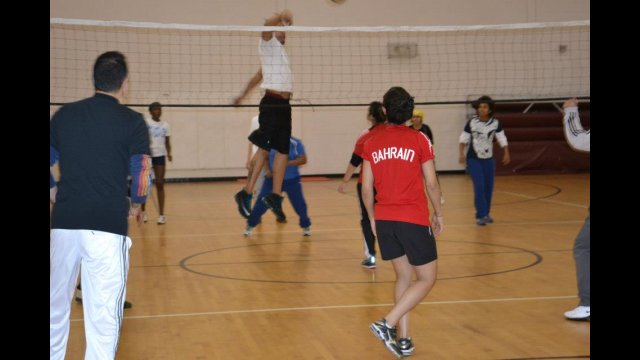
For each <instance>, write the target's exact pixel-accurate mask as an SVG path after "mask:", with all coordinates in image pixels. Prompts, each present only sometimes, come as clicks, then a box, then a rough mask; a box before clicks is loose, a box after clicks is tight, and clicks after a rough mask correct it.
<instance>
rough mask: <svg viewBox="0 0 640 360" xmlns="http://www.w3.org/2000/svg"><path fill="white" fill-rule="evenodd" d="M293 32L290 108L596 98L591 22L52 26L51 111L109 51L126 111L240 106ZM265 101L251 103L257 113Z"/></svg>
mask: <svg viewBox="0 0 640 360" xmlns="http://www.w3.org/2000/svg"><path fill="white" fill-rule="evenodd" d="M265 30H266V31H273V30H285V31H286V34H287V37H286V43H285V48H286V49H287V53H288V56H289V62H290V65H291V69H292V72H293V74H294V85H293V86H294V90H293V97H292V103H293V104H294V105H295V104H298V105H305V104H306V105H313V106H348V105H363V104H368V103H369V102H371V101H373V100H381V98H382V95H383V94H384V93H385V92H386V91H387V90H388V89H389V88H390V87H391V86H402V87H404V88H405V89H407V90H408V91H409V93H411V94H412V95H413V96H414V97H415V100H416V103H425V104H437V103H458V102H460V103H462V102H468V101H469V98H470V95H479V94H488V95H491V96H492V97H493V98H494V99H501V100H514V101H519V100H527V101H529V100H536V99H565V98H567V97H570V96H579V97H589V96H590V22H589V21H571V22H557V23H527V24H510V25H476V26H398V27H304V26H290V27H264V26H201V25H186V24H158V23H135V22H119V21H94V20H78V19H50V28H49V34H50V42H49V43H50V57H49V60H50V62H49V64H50V65H49V66H50V81H49V98H50V105H59V104H64V103H67V102H72V101H76V100H79V99H82V98H85V97H88V96H91V95H92V94H93V92H94V89H93V81H92V69H93V64H94V62H95V59H96V58H97V57H98V55H100V54H101V53H103V52H105V51H111V50H117V51H120V52H122V53H123V54H124V55H125V56H126V57H127V62H128V64H129V77H130V90H129V94H128V97H127V104H129V105H139V106H146V105H148V104H149V103H151V102H153V101H160V102H161V103H162V104H163V105H165V106H186V107H190V106H194V107H198V106H202V107H223V106H231V104H232V101H233V99H234V98H235V97H237V96H238V95H239V94H240V93H241V92H242V90H243V89H244V87H245V86H246V84H247V82H248V81H249V79H250V78H251V77H252V76H253V75H254V74H255V73H256V72H257V70H258V69H259V68H260V57H259V54H258V43H259V39H260V36H261V32H262V31H265ZM259 97H260V92H259V91H254V92H253V93H252V94H251V96H249V97H248V98H246V99H245V101H244V104H251V106H255V105H257V103H258V101H259Z"/></svg>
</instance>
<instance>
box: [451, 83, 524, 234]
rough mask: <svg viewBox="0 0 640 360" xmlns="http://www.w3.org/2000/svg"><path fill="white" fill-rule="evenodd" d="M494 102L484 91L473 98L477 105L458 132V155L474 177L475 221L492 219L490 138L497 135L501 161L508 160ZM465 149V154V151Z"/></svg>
mask: <svg viewBox="0 0 640 360" xmlns="http://www.w3.org/2000/svg"><path fill="white" fill-rule="evenodd" d="M494 105H495V103H494V101H493V99H491V97H489V96H486V95H483V96H481V97H479V98H478V100H476V101H474V102H473V104H472V106H473V107H474V108H475V109H476V115H475V116H473V117H472V118H471V119H469V121H467V124H466V125H465V126H464V130H463V131H462V133H461V134H460V140H459V141H460V146H459V148H460V159H459V162H460V163H461V164H464V163H465V162H466V165H467V172H469V175H471V180H472V181H473V193H474V205H475V208H476V224H478V225H481V226H484V225H486V224H491V223H493V218H491V215H490V214H489V212H490V211H491V199H492V197H493V182H494V179H495V172H496V162H495V159H494V158H493V139H494V138H495V139H497V140H498V143H499V144H500V147H502V149H503V150H504V154H503V156H502V164H503V165H507V164H509V163H510V162H511V154H510V153H509V144H508V142H507V137H506V135H505V134H504V130H503V129H502V124H500V121H499V120H498V119H496V118H494V117H493V107H494ZM465 151H466V154H465Z"/></svg>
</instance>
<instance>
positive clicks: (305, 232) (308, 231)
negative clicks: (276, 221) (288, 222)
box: [302, 226, 311, 236]
mask: <svg viewBox="0 0 640 360" xmlns="http://www.w3.org/2000/svg"><path fill="white" fill-rule="evenodd" d="M302 235H304V236H311V226H307V227H304V228H302Z"/></svg>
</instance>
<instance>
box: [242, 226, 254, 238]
mask: <svg viewBox="0 0 640 360" xmlns="http://www.w3.org/2000/svg"><path fill="white" fill-rule="evenodd" d="M251 233H253V226H249V225H247V228H246V229H244V233H243V235H244V236H251Z"/></svg>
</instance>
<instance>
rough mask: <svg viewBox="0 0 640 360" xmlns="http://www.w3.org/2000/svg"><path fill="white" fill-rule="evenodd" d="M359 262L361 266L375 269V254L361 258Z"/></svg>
mask: <svg viewBox="0 0 640 360" xmlns="http://www.w3.org/2000/svg"><path fill="white" fill-rule="evenodd" d="M360 264H361V265H362V267H363V268H367V269H375V268H376V257H375V256H369V257H368V258H366V259H364V260H362V262H361V263H360Z"/></svg>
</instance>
